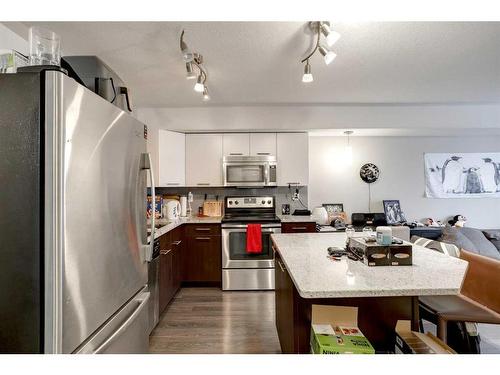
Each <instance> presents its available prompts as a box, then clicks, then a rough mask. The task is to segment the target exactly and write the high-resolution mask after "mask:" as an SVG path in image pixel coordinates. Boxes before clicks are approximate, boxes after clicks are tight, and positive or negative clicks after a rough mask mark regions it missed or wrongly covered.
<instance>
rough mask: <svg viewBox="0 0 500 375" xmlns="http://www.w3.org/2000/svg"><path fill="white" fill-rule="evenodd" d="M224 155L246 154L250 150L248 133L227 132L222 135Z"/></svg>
mask: <svg viewBox="0 0 500 375" xmlns="http://www.w3.org/2000/svg"><path fill="white" fill-rule="evenodd" d="M223 150H224V156H230V155H238V156H246V155H248V154H249V152H250V139H249V134H248V133H227V134H224V135H223Z"/></svg>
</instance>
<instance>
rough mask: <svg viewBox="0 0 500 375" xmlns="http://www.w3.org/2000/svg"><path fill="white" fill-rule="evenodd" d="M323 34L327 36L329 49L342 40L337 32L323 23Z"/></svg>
mask: <svg viewBox="0 0 500 375" xmlns="http://www.w3.org/2000/svg"><path fill="white" fill-rule="evenodd" d="M320 28H321V33H322V34H323V35H324V36H325V39H326V44H328V47H331V46H333V45H334V44H335V43H337V40H339V39H340V34H339V33H338V32H336V31H333V30H331V29H330V26H329V25H328V24H327V23H326V22H321V26H320Z"/></svg>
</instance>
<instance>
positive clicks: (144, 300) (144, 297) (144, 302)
mask: <svg viewBox="0 0 500 375" xmlns="http://www.w3.org/2000/svg"><path fill="white" fill-rule="evenodd" d="M149 296H150V293H149V292H147V293H143V294H142V295H141V296H140V297H139V298H137V299H136V302H139V305H138V306H137V308H136V309H135V310H134V312H133V313H132V314H130V316H129V317H128V318H127V319H126V320H125V322H124V323H123V324H122V325H121V326H120V327H119V328H118V329H117V330H116V331H115V332H114V333H113V334H112V335H111V336H109V337H108V338H107V339H106V340H105V341H104V342H103V343H102V344H101V345H100V346H99V347H98V348H97V349H96V350H95V351H94V354H99V353H102V352H103V351H105V350H106V348H107V347H108V346H110V345H111V344H112V343H113V342H114V341H116V340H117V339H118V338H119V337H120V335H121V334H122V333H123V332H125V331H126V330H127V328H128V327H129V326H130V325H131V324H132V323H133V322H134V320H135V319H136V318H137V316H138V315H139V314H140V313H141V311H142V310H143V309H144V308H145V306H146V305H147V303H148V301H149Z"/></svg>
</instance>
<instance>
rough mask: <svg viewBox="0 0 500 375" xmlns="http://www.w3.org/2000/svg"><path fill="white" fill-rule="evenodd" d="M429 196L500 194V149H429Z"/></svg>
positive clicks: (427, 192)
mask: <svg viewBox="0 0 500 375" xmlns="http://www.w3.org/2000/svg"><path fill="white" fill-rule="evenodd" d="M424 159H425V185H426V186H425V195H426V197H428V198H481V197H495V198H500V153H452V154H451V153H450V154H444V153H442V154H441V153H439V154H437V153H426V154H424Z"/></svg>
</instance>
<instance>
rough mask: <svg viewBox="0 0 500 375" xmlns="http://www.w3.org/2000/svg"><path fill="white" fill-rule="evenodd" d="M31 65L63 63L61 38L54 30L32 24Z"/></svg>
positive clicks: (30, 31) (30, 32) (30, 39)
mask: <svg viewBox="0 0 500 375" xmlns="http://www.w3.org/2000/svg"><path fill="white" fill-rule="evenodd" d="M29 45H30V58H29V63H30V65H57V66H59V65H60V64H61V38H60V37H59V35H57V34H56V33H54V32H53V31H50V30H47V29H44V28H41V27H37V26H32V27H30V30H29Z"/></svg>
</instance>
